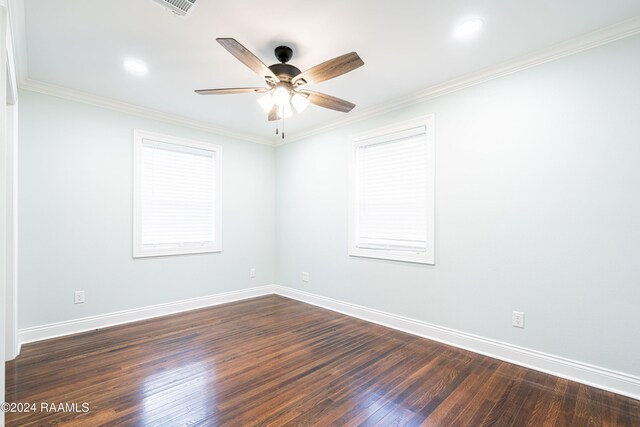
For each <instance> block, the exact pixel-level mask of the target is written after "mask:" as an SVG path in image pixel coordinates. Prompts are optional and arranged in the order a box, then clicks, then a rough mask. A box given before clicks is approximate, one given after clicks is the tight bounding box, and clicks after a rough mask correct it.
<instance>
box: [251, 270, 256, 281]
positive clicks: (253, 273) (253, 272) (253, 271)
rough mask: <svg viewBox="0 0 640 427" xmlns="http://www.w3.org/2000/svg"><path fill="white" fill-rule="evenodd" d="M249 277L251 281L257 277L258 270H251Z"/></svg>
mask: <svg viewBox="0 0 640 427" xmlns="http://www.w3.org/2000/svg"><path fill="white" fill-rule="evenodd" d="M249 277H250V278H251V279H253V278H254V277H256V269H255V268H251V269H249Z"/></svg>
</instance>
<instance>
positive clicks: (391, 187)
mask: <svg viewBox="0 0 640 427" xmlns="http://www.w3.org/2000/svg"><path fill="white" fill-rule="evenodd" d="M353 149H354V151H353V155H354V163H355V165H353V166H352V167H354V171H352V173H353V181H354V186H355V188H354V189H353V190H352V191H353V193H354V195H353V196H352V199H353V200H352V216H353V218H352V219H351V224H352V227H351V229H350V234H351V243H352V246H353V247H352V249H353V250H352V252H351V254H352V255H362V256H371V257H375V258H387V259H397V260H406V261H416V262H428V261H429V260H432V259H433V234H434V233H433V204H434V201H433V172H434V171H433V166H432V165H433V156H432V152H433V144H430V142H429V133H428V131H427V126H426V124H418V125H415V124H413V125H412V126H410V127H403V128H401V129H396V130H394V131H392V132H387V133H384V134H380V135H375V136H373V137H368V138H364V139H359V140H357V141H355V143H354V148H353Z"/></svg>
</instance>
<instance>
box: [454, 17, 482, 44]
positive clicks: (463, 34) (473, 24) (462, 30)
mask: <svg viewBox="0 0 640 427" xmlns="http://www.w3.org/2000/svg"><path fill="white" fill-rule="evenodd" d="M482 25H483V22H482V19H480V18H469V19H465V20H464V21H462V22H460V24H458V25H457V26H456V28H455V29H454V30H453V36H454V37H455V38H456V39H458V40H468V39H470V38H472V37H474V36H477V35H478V34H479V33H480V30H481V29H482Z"/></svg>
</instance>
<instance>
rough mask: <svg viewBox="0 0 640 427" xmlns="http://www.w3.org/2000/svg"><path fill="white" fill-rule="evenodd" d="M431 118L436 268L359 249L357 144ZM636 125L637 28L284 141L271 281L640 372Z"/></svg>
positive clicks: (639, 117)
mask: <svg viewBox="0 0 640 427" xmlns="http://www.w3.org/2000/svg"><path fill="white" fill-rule="evenodd" d="M372 90H375V85H372ZM356 101H357V100H356ZM427 113H435V116H436V193H437V194H436V235H437V237H436V264H435V266H427V265H417V264H410V263H402V262H393V261H383V260H374V259H367V258H354V257H349V256H348V255H347V219H348V218H347V199H348V188H347V176H348V162H347V155H348V148H347V147H348V144H349V140H350V138H351V137H352V136H354V135H357V134H359V133H361V132H365V131H368V130H371V129H375V128H377V127H380V126H384V125H389V124H393V123H394V122H396V121H400V120H406V119H411V118H414V117H418V116H420V115H424V114H427ZM309 114H311V113H309ZM639 123H640V37H638V36H635V37H633V38H628V39H625V40H621V41H618V42H615V43H612V44H609V45H606V46H602V47H599V48H596V49H593V50H590V51H586V52H582V53H580V54H576V55H573V56H570V57H566V58H564V59H561V60H558V61H556V62H551V63H547V64H545V65H542V66H539V67H536V68H532V69H529V70H526V71H523V72H519V73H517V74H512V75H510V76H507V77H504V78H500V79H497V80H493V81H490V82H487V83H485V84H482V85H478V86H474V87H471V88H468V89H465V90H463V91H459V92H455V93H452V94H449V95H446V96H443V97H440V98H436V99H433V100H430V101H427V102H424V103H422V104H418V105H414V106H411V107H407V108H405V109H403V110H400V111H396V112H393V113H387V114H385V115H383V116H379V117H375V118H372V119H369V120H367V121H363V122H356V123H353V124H351V125H349V126H348V127H343V128H340V129H337V130H333V131H330V132H328V133H325V134H322V135H319V136H313V137H309V138H307V139H306V140H303V141H298V142H294V143H290V144H288V145H285V146H282V147H279V148H278V149H277V156H276V161H277V167H276V171H277V182H276V187H277V212H276V219H277V223H276V224H277V225H276V228H277V230H278V235H277V250H278V252H277V283H278V284H279V285H284V286H290V287H294V288H298V289H302V290H306V291H309V292H312V293H315V294H319V295H324V296H327V297H331V298H336V299H338V300H342V301H346V302H351V303H355V304H359V305H363V306H366V307H370V308H374V309H378V310H383V311H387V312H390V313H394V314H398V315H403V316H407V317H410V318H413V319H418V320H422V321H426V322H430V323H433V324H437V325H441V326H445V327H449V328H453V329H457V330H460V331H464V332H467V333H472V334H477V335H480V336H483V337H487V338H492V339H496V340H500V341H504V342H508V343H511V344H514V345H519V346H523V347H526V348H530V349H535V350H539V351H543V352H548V353H551V354H554V355H560V356H564V357H567V358H570V359H574V360H578V361H582V362H587V363H592V364H595V365H598V366H602V367H606V368H610V369H614V370H619V371H622V372H625V373H630V374H635V375H640V341H639V340H638V336H639V333H640V332H639V331H640V330H639V329H638V325H639V324H640V318H639V314H638V313H640V311H639V310H638V306H639V303H640V261H639V260H640V191H639V190H638V185H639V183H640V166H639V164H640V125H639ZM302 271H308V272H309V273H310V278H311V280H310V282H309V283H308V284H304V283H303V282H302V281H301V272H302ZM512 310H519V311H524V312H525V318H526V328H525V329H517V328H513V327H512V326H511V311H512Z"/></svg>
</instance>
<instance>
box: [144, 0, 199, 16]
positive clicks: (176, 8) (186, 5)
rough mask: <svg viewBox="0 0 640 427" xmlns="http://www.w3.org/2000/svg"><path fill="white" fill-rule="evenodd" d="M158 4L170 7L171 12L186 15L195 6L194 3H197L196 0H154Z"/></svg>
mask: <svg viewBox="0 0 640 427" xmlns="http://www.w3.org/2000/svg"><path fill="white" fill-rule="evenodd" d="M153 1H155V2H156V3H158V4H161V5H162V6H164V7H166V8H167V9H169V10H170V11H171V12H173V13H175V14H176V15H179V16H185V15H186V14H187V13H188V12H189V10H190V9H192V8H193V5H194V4H195V3H196V0H153Z"/></svg>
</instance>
